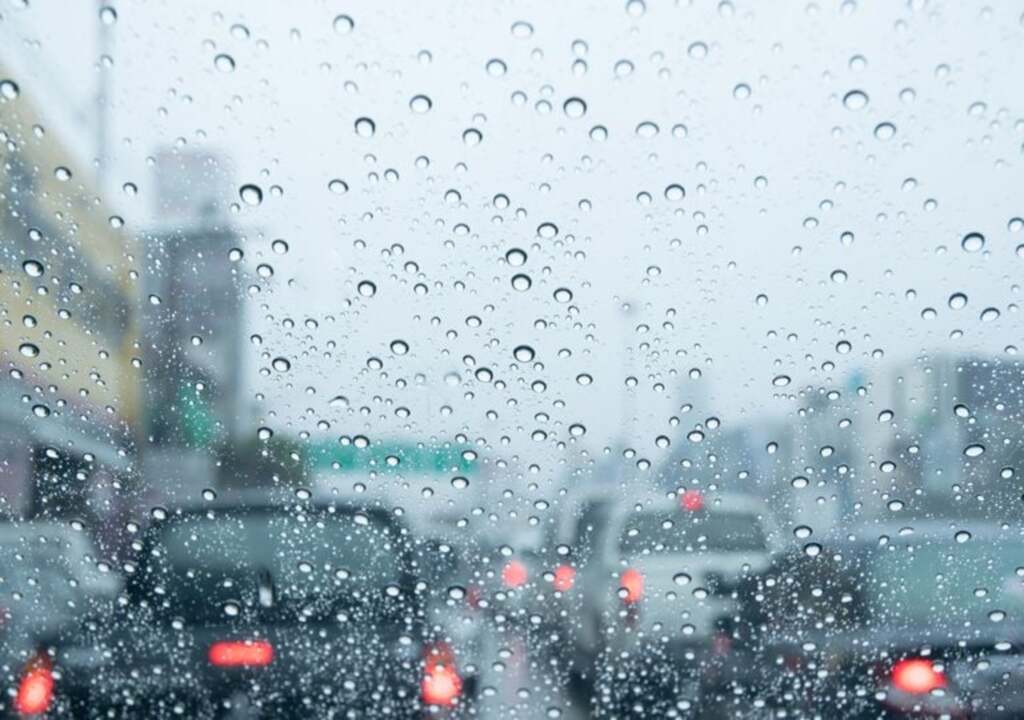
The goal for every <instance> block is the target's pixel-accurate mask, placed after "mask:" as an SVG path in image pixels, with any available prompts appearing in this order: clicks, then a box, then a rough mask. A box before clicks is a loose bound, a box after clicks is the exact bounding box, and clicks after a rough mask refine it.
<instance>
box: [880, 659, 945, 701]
mask: <svg viewBox="0 0 1024 720" xmlns="http://www.w3.org/2000/svg"><path fill="white" fill-rule="evenodd" d="M892 684H893V686H894V687H895V688H896V689H898V690H902V691H903V692H906V693H911V694H913V695H924V694H925V693H929V692H931V691H932V690H937V689H938V688H943V687H946V676H945V675H944V674H943V673H941V672H940V671H938V670H936V669H935V666H934V665H932V662H931V661H930V660H925V659H924V658H911V659H907V660H900V661H899V662H898V663H896V664H895V665H894V666H893V668H892Z"/></svg>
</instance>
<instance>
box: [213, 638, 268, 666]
mask: <svg viewBox="0 0 1024 720" xmlns="http://www.w3.org/2000/svg"><path fill="white" fill-rule="evenodd" d="M209 658H210V664H211V665H215V666H217V667H263V666H265V665H269V664H270V663H271V662H273V660H274V646H273V645H271V644H270V643H268V642H267V641H266V640H222V641H220V642H215V643H213V645H211V646H210V651H209Z"/></svg>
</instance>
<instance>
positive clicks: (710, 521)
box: [619, 512, 767, 555]
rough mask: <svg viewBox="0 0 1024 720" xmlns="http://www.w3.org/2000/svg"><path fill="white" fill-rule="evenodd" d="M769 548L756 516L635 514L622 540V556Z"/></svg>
mask: <svg viewBox="0 0 1024 720" xmlns="http://www.w3.org/2000/svg"><path fill="white" fill-rule="evenodd" d="M766 548H767V541H766V538H765V533H764V528H763V526H762V524H761V523H760V521H759V520H758V519H757V516H756V515H754V514H753V513H728V512H716V513H711V514H701V515H700V516H696V515H683V514H681V513H679V514H672V513H664V512H641V513H636V514H634V515H633V516H632V517H630V519H629V520H628V521H627V522H626V526H625V529H624V531H623V533H622V535H621V537H620V538H619V550H620V551H621V552H622V554H623V555H639V554H641V553H655V554H657V553H680V552H695V551H696V552H700V551H702V552H708V553H721V552H757V551H764V550H766Z"/></svg>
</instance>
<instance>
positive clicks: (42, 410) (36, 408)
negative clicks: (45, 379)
mask: <svg viewBox="0 0 1024 720" xmlns="http://www.w3.org/2000/svg"><path fill="white" fill-rule="evenodd" d="M32 414H33V415H35V416H36V417H38V418H45V417H50V408H48V407H47V406H46V405H41V404H40V405H33V406H32Z"/></svg>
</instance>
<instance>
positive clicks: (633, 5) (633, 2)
mask: <svg viewBox="0 0 1024 720" xmlns="http://www.w3.org/2000/svg"><path fill="white" fill-rule="evenodd" d="M645 12H647V4H646V3H645V2H644V0H629V1H628V2H627V3H626V13H628V14H629V16H630V17H641V16H642V15H643V14H644V13H645Z"/></svg>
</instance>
